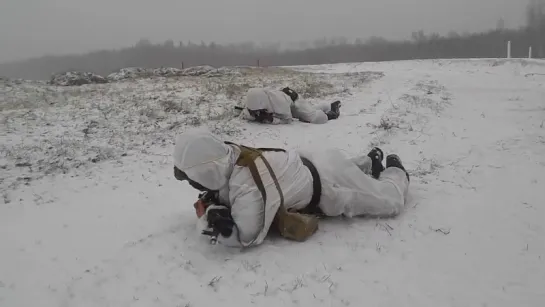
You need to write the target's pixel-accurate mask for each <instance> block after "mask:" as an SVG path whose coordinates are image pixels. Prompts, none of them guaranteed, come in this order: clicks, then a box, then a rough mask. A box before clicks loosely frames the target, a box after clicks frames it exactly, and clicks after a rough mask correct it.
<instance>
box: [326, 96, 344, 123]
mask: <svg viewBox="0 0 545 307" xmlns="http://www.w3.org/2000/svg"><path fill="white" fill-rule="evenodd" d="M340 109H341V102H340V101H339V100H337V101H335V102H333V103H331V110H330V111H329V112H327V113H326V115H327V119H328V120H332V119H337V118H339V116H340V115H341V110H340Z"/></svg>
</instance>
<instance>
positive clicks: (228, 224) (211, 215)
mask: <svg viewBox="0 0 545 307" xmlns="http://www.w3.org/2000/svg"><path fill="white" fill-rule="evenodd" d="M206 212H207V213H206V220H207V221H208V227H209V228H212V229H213V230H214V231H215V232H219V233H220V234H221V235H222V236H224V237H229V236H231V234H232V233H233V227H234V226H235V221H234V220H233V217H232V216H231V210H230V209H229V207H226V206H217V205H212V206H210V208H209V209H208V210H207V211H206Z"/></svg>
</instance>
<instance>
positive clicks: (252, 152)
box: [225, 142, 285, 211]
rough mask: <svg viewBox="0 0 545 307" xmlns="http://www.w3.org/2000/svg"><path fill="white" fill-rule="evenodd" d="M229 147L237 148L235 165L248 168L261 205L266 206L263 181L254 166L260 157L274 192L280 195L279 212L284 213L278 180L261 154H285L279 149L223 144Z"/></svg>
mask: <svg viewBox="0 0 545 307" xmlns="http://www.w3.org/2000/svg"><path fill="white" fill-rule="evenodd" d="M225 143H226V144H229V145H234V146H237V147H238V148H239V149H240V155H239V156H238V159H237V161H236V165H238V166H242V167H248V169H249V170H250V174H252V178H253V179H254V182H255V184H256V186H257V189H258V190H259V192H260V193H261V197H262V198H263V203H264V204H267V192H266V191H265V186H264V184H263V180H262V179H261V176H260V175H259V171H258V170H257V166H256V165H255V159H257V157H260V158H261V160H262V161H263V163H264V164H265V167H267V170H268V171H269V174H270V175H271V177H272V180H273V182H274V185H275V187H276V190H277V191H278V194H279V195H280V210H282V211H285V209H284V193H282V189H281V188H280V184H279V183H278V179H277V178H276V175H275V173H274V171H273V169H272V167H271V165H270V164H269V161H267V159H266V158H265V157H264V156H263V154H262V153H261V152H262V151H278V152H282V151H283V152H285V150H284V149H281V148H252V147H248V146H244V145H238V144H235V143H231V142H225Z"/></svg>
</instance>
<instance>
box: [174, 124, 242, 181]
mask: <svg viewBox="0 0 545 307" xmlns="http://www.w3.org/2000/svg"><path fill="white" fill-rule="evenodd" d="M233 156H234V155H233V148H232V147H231V146H229V145H227V144H225V143H224V142H223V141H221V140H219V139H217V138H216V137H214V136H213V135H212V134H211V133H210V132H206V131H189V132H184V133H182V134H180V135H178V137H177V138H176V145H175V147H174V153H173V159H174V166H176V167H177V168H178V169H180V170H181V171H182V172H184V173H186V175H187V177H189V178H190V179H191V180H193V181H195V182H198V183H199V184H201V185H202V186H204V187H205V188H208V189H210V190H220V189H222V188H224V187H225V186H226V185H227V184H228V182H229V177H230V176H231V172H232V170H233V165H234V161H233V159H234V158H233Z"/></svg>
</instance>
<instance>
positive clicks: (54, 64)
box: [0, 0, 545, 79]
mask: <svg viewBox="0 0 545 307" xmlns="http://www.w3.org/2000/svg"><path fill="white" fill-rule="evenodd" d="M507 41H511V46H512V47H511V56H512V57H515V58H525V57H528V55H529V54H528V53H529V52H528V50H529V47H530V46H531V47H532V50H533V52H532V57H534V58H544V57H545V0H530V2H529V3H528V5H527V7H526V25H525V26H524V27H521V28H519V29H507V28H505V23H504V22H503V20H502V19H499V20H498V22H497V25H496V27H495V28H494V29H491V30H489V31H485V32H481V33H464V34H458V33H455V32H451V33H449V34H448V35H444V36H441V35H439V34H437V33H430V34H426V33H424V32H423V31H416V32H413V33H412V36H411V39H407V40H405V41H390V40H386V39H384V38H381V37H371V38H369V39H367V40H361V39H357V40H355V41H353V42H349V41H348V40H347V39H345V38H342V37H341V38H336V39H321V40H317V41H315V42H313V43H311V44H306V46H305V44H302V46H301V47H300V48H298V49H291V50H280V48H279V44H270V45H268V46H257V45H255V44H253V43H251V42H249V43H241V44H229V45H220V44H216V43H213V42H212V43H204V42H202V43H200V44H195V43H193V42H185V43H184V42H182V41H180V42H177V43H175V42H174V41H173V40H168V41H166V42H164V43H162V44H152V43H151V42H150V41H149V40H146V39H142V40H140V41H139V42H137V43H136V44H135V45H134V46H132V47H128V48H123V49H119V50H102V51H95V52H90V53H87V54H81V55H63V56H44V57H40V58H34V59H30V60H25V61H19V62H13V63H7V64H0V76H4V77H10V78H25V79H48V78H49V77H50V76H51V75H52V74H54V73H57V72H63V71H68V70H77V71H89V72H94V73H97V74H100V75H107V74H109V73H111V72H114V71H117V70H119V69H121V68H125V67H145V68H156V67H176V68H187V67H190V66H197V65H211V66H214V67H220V66H235V65H251V66H257V65H259V66H279V65H285V66H288V65H312V64H327V63H341V62H365V61H392V60H411V59H436V58H501V57H506V56H507Z"/></svg>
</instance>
